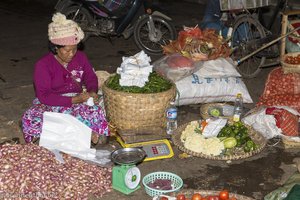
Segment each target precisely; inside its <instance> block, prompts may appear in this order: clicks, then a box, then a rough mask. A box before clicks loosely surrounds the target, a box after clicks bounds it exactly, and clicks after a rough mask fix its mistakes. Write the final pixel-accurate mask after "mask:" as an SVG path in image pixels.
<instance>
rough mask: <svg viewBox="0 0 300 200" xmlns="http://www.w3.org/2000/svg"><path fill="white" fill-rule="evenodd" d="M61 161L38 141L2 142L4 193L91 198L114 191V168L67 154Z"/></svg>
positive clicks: (0, 184) (0, 160)
mask: <svg viewBox="0 0 300 200" xmlns="http://www.w3.org/2000/svg"><path fill="white" fill-rule="evenodd" d="M63 159H64V162H65V163H63V164H62V163H60V162H59V161H57V160H56V159H55V156H54V154H53V153H52V152H50V151H49V150H47V149H45V148H43V147H40V146H37V145H34V144H27V145H19V144H18V145H11V144H5V145H2V146H0V196H1V194H5V195H8V194H9V195H8V198H9V199H11V198H12V196H13V195H16V197H22V199H41V198H46V199H88V196H91V195H93V196H95V197H101V196H103V194H105V193H106V192H110V191H111V168H101V167H98V166H96V165H92V164H88V163H86V162H84V161H82V160H79V159H77V158H73V157H71V156H69V155H67V154H63Z"/></svg>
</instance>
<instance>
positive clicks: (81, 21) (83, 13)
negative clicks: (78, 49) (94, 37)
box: [61, 6, 93, 41]
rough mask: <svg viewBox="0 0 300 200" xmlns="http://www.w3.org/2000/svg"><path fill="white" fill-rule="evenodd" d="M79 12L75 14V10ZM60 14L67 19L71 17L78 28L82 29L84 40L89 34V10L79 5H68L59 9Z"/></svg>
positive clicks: (91, 19) (91, 18) (90, 17)
mask: <svg viewBox="0 0 300 200" xmlns="http://www.w3.org/2000/svg"><path fill="white" fill-rule="evenodd" d="M78 9H80V10H79V12H78V13H77V15H76V12H77V11H78ZM61 13H62V14H64V15H66V18H67V19H71V20H73V21H75V22H76V23H77V24H78V25H79V26H80V28H81V29H82V30H83V31H84V38H83V41H86V40H87V39H88V38H89V37H90V36H91V34H90V33H89V31H88V30H89V27H90V24H91V23H92V21H93V16H92V15H91V14H90V13H89V11H88V10H87V9H85V8H82V7H79V6H70V7H67V8H65V9H63V10H62V11H61Z"/></svg>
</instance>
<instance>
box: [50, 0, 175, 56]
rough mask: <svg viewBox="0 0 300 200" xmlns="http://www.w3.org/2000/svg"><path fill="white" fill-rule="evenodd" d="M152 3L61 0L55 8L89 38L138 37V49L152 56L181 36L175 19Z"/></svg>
mask: <svg viewBox="0 0 300 200" xmlns="http://www.w3.org/2000/svg"><path fill="white" fill-rule="evenodd" d="M151 4H152V2H151V1H149V0H59V1H58V2H57V4H56V5H55V10H56V12H60V13H62V14H64V15H66V17H67V18H68V19H72V20H74V21H76V22H77V23H78V25H79V26H80V27H81V28H82V30H83V31H84V32H85V35H86V36H85V39H87V38H88V37H89V36H92V35H94V36H101V37H107V38H109V39H110V38H111V37H112V36H121V35H122V36H123V37H124V38H125V39H128V38H130V37H131V36H132V35H133V36H134V42H135V44H136V46H137V47H138V48H139V49H141V50H144V52H145V53H147V54H150V55H161V54H162V53H163V50H162V45H166V44H168V43H169V42H170V40H175V39H176V37H177V34H176V30H175V27H174V25H173V24H172V19H171V18H170V17H168V16H166V15H164V14H163V13H161V12H159V11H153V10H152V9H151Z"/></svg>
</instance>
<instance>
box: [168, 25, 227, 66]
mask: <svg viewBox="0 0 300 200" xmlns="http://www.w3.org/2000/svg"><path fill="white" fill-rule="evenodd" d="M163 50H164V53H165V54H167V55H168V54H174V53H180V54H182V55H183V56H186V57H188V58H192V59H193V60H196V61H198V60H214V59H216V58H219V57H224V58H226V57H228V56H229V55H230V54H231V49H230V48H229V46H228V44H227V42H226V40H225V39H224V38H223V37H222V36H221V35H218V34H217V33H216V31H215V30H214V29H205V30H201V29H199V27H197V26H196V27H193V28H189V27H184V30H182V31H180V32H179V33H178V38H177V40H174V41H171V42H170V43H169V44H168V45H165V46H163Z"/></svg>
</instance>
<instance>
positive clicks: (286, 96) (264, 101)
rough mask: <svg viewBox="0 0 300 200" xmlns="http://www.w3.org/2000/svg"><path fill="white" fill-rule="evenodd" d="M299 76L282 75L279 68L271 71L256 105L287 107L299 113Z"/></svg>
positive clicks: (294, 74)
mask: <svg viewBox="0 0 300 200" xmlns="http://www.w3.org/2000/svg"><path fill="white" fill-rule="evenodd" d="M299 83H300V74H297V73H289V74H284V73H283V70H282V68H281V67H278V68H275V69H274V70H272V71H271V72H270V74H269V76H268V79H267V81H266V84H265V90H264V92H263V95H262V96H261V97H260V100H259V102H258V104H257V105H265V106H289V107H291V108H294V109H296V110H297V111H298V112H300V84H299Z"/></svg>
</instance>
